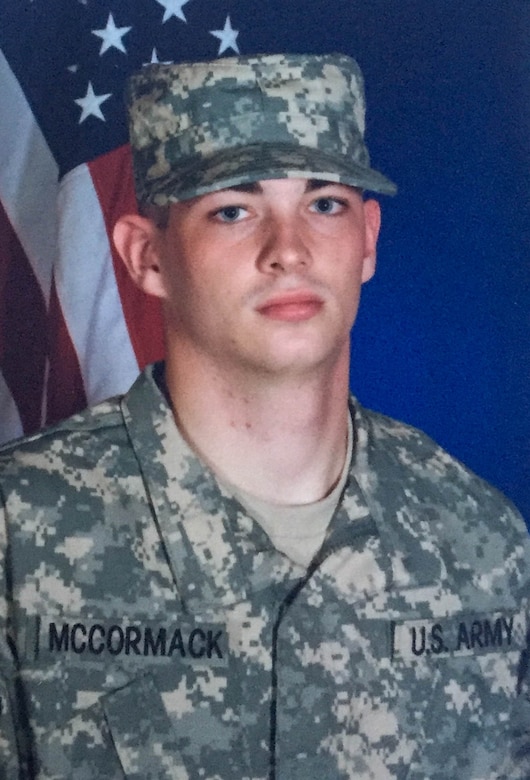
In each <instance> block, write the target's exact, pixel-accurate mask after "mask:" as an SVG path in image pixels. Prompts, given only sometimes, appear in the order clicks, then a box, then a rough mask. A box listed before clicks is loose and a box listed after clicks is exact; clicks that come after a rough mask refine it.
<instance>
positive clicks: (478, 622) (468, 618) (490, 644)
mask: <svg viewBox="0 0 530 780" xmlns="http://www.w3.org/2000/svg"><path fill="white" fill-rule="evenodd" d="M526 623H527V621H526V615H525V613H524V612H520V613H513V612H509V613H508V612H506V613H504V612H494V613H491V614H486V615H484V614H482V615H477V614H473V615H453V616H451V617H445V618H431V619H427V620H403V621H396V622H393V623H392V658H393V659H396V660H397V659H399V660H404V661H413V660H418V659H420V658H427V657H431V658H443V657H444V656H470V655H481V654H484V653H499V652H508V651H510V650H523V649H524V648H525V647H526V630H527V626H526Z"/></svg>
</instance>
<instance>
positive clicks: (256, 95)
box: [127, 54, 396, 206]
mask: <svg viewBox="0 0 530 780" xmlns="http://www.w3.org/2000/svg"><path fill="white" fill-rule="evenodd" d="M127 103H128V109H129V128H130V138H131V146H132V151H133V166H134V173H135V182H136V192H137V197H138V201H139V203H141V204H147V203H152V204H156V205H159V206H163V205H166V204H167V203H169V202H171V201H178V200H186V199H188V198H193V197H195V196H197V195H203V194H204V193H206V192H211V191H212V190H218V189H221V188H223V187H229V186H234V185H236V184H242V183H248V182H254V181H258V180H260V179H282V178H288V177H297V176H300V177H302V178H316V179H325V180H328V181H334V182H341V183H343V184H349V185H352V186H354V187H361V188H363V189H367V190H372V191H374V192H381V193H387V194H394V193H395V191H396V187H395V185H394V184H393V183H392V182H391V181H389V180H388V179H387V178H386V177H385V176H383V175H382V174H381V173H378V172H377V171H374V170H373V169H371V168H370V158H369V154H368V149H367V148H366V145H365V142H364V115H365V101H364V87H363V78H362V74H361V71H360V68H359V66H358V65H357V63H356V62H355V60H353V59H352V58H351V57H347V56H346V55H344V54H331V55H329V54H328V55H322V56H317V55H307V54H305V55H299V54H274V55H262V56H252V57H233V58H226V59H219V60H215V61H213V62H198V63H197V62H196V63H186V64H180V65H163V64H162V65H160V64H157V65H148V66H146V67H144V69H143V70H142V71H140V72H139V73H138V74H136V75H134V76H133V77H132V78H131V80H130V83H129V86H128V92H127Z"/></svg>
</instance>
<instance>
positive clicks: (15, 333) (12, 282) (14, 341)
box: [0, 203, 46, 433]
mask: <svg viewBox="0 0 530 780" xmlns="http://www.w3.org/2000/svg"><path fill="white" fill-rule="evenodd" d="M45 365H46V302H45V300H44V296H43V294H42V290H41V288H40V285H39V283H38V281H37V279H36V278H35V275H34V273H33V269H32V268H31V265H30V263H29V261H28V258H27V257H26V254H25V252H24V250H23V248H22V246H21V244H20V242H19V240H18V237H17V234H16V233H15V231H14V229H13V227H12V225H11V223H10V221H9V219H8V216H7V214H6V212H5V210H4V208H3V206H2V204H1V203H0V366H1V368H2V373H3V375H4V379H5V381H6V384H7V386H8V387H9V390H10V392H11V395H12V396H13V399H14V401H15V403H16V405H17V408H18V413H19V416H20V419H21V422H22V426H23V428H24V432H25V433H32V432H33V431H36V430H38V429H39V428H40V426H41V422H42V421H41V409H42V397H43V390H44V371H45Z"/></svg>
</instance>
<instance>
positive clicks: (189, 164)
mask: <svg viewBox="0 0 530 780" xmlns="http://www.w3.org/2000/svg"><path fill="white" fill-rule="evenodd" d="M297 177H300V178H304V179H322V180H325V181H333V182H337V183H340V184H347V185H349V186H351V187H359V188H360V189H363V190H369V191H370V192H377V193H381V194H384V195H395V193H396V192H397V187H396V185H395V184H394V183H393V182H392V181H390V179H388V178H387V177H386V176H383V174H382V173H379V171H375V170H373V169H372V168H370V167H366V166H363V165H361V164H359V163H357V162H353V161H351V162H350V161H348V160H345V159H344V158H343V157H338V156H337V157H334V156H332V155H329V154H324V153H322V152H320V151H318V150H316V149H311V148H306V147H302V146H290V145H270V144H254V145H251V146H245V147H242V148H239V149H238V148H235V149H228V150H223V151H221V152H216V153H215V154H214V155H212V156H211V157H207V156H204V155H203V156H198V155H197V156H194V157H193V158H188V159H186V160H185V161H182V162H180V163H173V164H172V166H171V170H170V171H169V172H168V174H167V176H165V177H157V179H156V181H153V182H151V183H150V185H149V189H150V193H149V199H148V202H149V203H153V204H156V205H160V206H163V205H166V204H167V203H172V202H178V201H182V200H190V199H191V198H195V197H198V196H199V195H204V194H206V193H208V192H215V191H216V190H220V189H225V188H227V187H234V186H236V185H238V184H246V183H251V182H255V181H259V180H262V179H288V178H297Z"/></svg>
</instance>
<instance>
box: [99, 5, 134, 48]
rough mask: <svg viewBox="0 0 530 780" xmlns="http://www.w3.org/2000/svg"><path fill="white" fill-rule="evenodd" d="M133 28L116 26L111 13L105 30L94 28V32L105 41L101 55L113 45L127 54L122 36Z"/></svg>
mask: <svg viewBox="0 0 530 780" xmlns="http://www.w3.org/2000/svg"><path fill="white" fill-rule="evenodd" d="M131 29H132V28H131V27H116V25H115V24H114V19H113V16H112V14H109V18H108V19H107V26H106V27H105V28H104V29H103V30H92V34H93V35H97V36H98V38H101V40H102V41H103V43H102V44H101V49H100V50H99V56H100V57H101V55H102V54H105V52H106V51H107V49H110V48H111V47H112V46H113V47H114V48H115V49H118V51H122V52H123V53H124V54H127V52H126V51H125V46H124V45H123V41H122V38H123V36H124V35H126V34H127V33H128V32H129V30H131Z"/></svg>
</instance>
